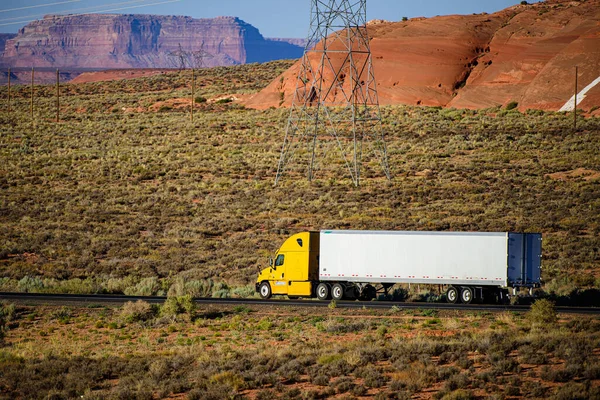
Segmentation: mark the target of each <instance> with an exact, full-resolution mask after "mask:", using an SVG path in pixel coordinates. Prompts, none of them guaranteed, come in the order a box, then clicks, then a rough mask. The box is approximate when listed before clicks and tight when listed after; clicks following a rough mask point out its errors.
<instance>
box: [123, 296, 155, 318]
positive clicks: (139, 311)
mask: <svg viewBox="0 0 600 400" xmlns="http://www.w3.org/2000/svg"><path fill="white" fill-rule="evenodd" d="M155 313H156V310H155V309H154V307H153V306H152V305H151V304H150V303H148V302H146V301H143V300H138V301H136V302H133V301H128V302H127V303H125V304H123V306H122V307H121V317H122V318H123V319H124V320H125V321H127V322H140V321H147V320H149V319H151V318H153V317H154V315H155Z"/></svg>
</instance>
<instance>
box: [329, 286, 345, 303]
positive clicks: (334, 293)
mask: <svg viewBox="0 0 600 400" xmlns="http://www.w3.org/2000/svg"><path fill="white" fill-rule="evenodd" d="M331 297H332V298H333V299H334V300H342V299H343V298H344V287H343V286H342V285H340V284H339V283H336V284H335V285H333V287H332V288H331Z"/></svg>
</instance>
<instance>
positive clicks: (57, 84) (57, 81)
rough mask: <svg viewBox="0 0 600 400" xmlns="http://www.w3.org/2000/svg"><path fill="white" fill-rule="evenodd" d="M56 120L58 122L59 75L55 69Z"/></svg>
mask: <svg viewBox="0 0 600 400" xmlns="http://www.w3.org/2000/svg"><path fill="white" fill-rule="evenodd" d="M56 122H60V77H59V73H58V68H57V69H56Z"/></svg>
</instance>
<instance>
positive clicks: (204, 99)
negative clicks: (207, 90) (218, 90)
mask: <svg viewBox="0 0 600 400" xmlns="http://www.w3.org/2000/svg"><path fill="white" fill-rule="evenodd" d="M194 101H195V102H196V103H198V104H202V103H206V97H202V96H198V97H196V98H195V99H194Z"/></svg>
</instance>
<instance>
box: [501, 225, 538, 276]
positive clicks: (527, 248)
mask: <svg viewBox="0 0 600 400" xmlns="http://www.w3.org/2000/svg"><path fill="white" fill-rule="evenodd" d="M541 263H542V235H541V234H540V233H509V234H508V282H509V286H527V287H533V286H539V284H540V273H541Z"/></svg>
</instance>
